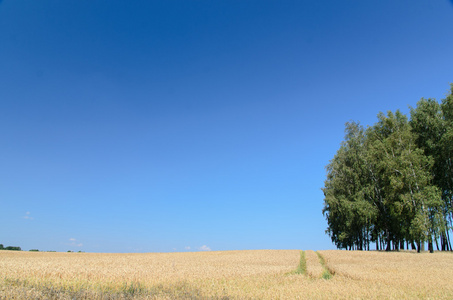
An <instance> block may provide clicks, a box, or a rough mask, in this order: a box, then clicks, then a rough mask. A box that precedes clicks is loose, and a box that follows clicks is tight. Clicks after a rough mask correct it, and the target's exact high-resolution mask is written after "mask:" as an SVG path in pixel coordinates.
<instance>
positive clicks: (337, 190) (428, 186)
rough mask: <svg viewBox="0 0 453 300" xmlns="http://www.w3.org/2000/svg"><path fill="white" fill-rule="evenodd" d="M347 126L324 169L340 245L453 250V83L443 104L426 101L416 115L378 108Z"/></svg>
mask: <svg viewBox="0 0 453 300" xmlns="http://www.w3.org/2000/svg"><path fill="white" fill-rule="evenodd" d="M377 118H378V121H377V123H375V124H374V125H373V126H368V127H367V128H366V129H365V128H364V127H363V126H361V125H360V123H358V122H348V123H346V129H345V140H344V141H343V142H342V143H341V147H340V149H339V150H338V151H337V153H336V154H335V156H334V158H333V159H332V160H331V161H330V163H329V164H328V165H327V166H326V169H327V179H326V181H325V184H324V188H323V189H322V190H323V192H324V196H325V198H324V208H323V211H322V212H323V214H324V216H325V217H326V219H327V223H328V228H327V230H326V233H327V234H328V235H329V236H330V237H331V239H332V242H333V243H335V245H336V246H337V247H338V248H340V249H349V250H354V249H358V250H370V243H376V250H384V249H385V250H399V249H404V248H405V246H406V249H409V248H412V249H417V251H418V252H420V251H421V250H424V245H425V243H427V244H428V248H429V251H430V252H433V251H434V245H435V246H436V248H437V250H440V251H452V250H453V249H452V246H451V239H450V232H451V231H452V228H453V84H452V85H451V88H450V93H449V94H448V95H447V97H446V98H445V99H443V100H442V101H441V103H439V102H437V101H436V100H435V99H424V98H422V99H421V100H420V101H418V102H417V107H416V108H412V107H411V108H410V118H408V117H407V116H406V115H404V114H403V113H401V112H400V111H399V110H397V111H396V112H395V113H393V112H391V111H389V112H387V115H385V114H383V113H379V114H378V116H377Z"/></svg>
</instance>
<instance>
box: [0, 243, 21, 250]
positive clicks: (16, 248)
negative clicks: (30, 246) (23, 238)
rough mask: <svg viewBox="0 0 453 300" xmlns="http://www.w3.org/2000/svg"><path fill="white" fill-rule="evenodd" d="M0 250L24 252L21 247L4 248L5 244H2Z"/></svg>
mask: <svg viewBox="0 0 453 300" xmlns="http://www.w3.org/2000/svg"><path fill="white" fill-rule="evenodd" d="M0 250H14V251H22V249H21V248H20V247H16V246H7V247H4V246H3V244H0Z"/></svg>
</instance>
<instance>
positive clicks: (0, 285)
mask: <svg viewBox="0 0 453 300" xmlns="http://www.w3.org/2000/svg"><path fill="white" fill-rule="evenodd" d="M320 270H327V271H328V272H329V274H330V277H329V278H330V280H323V279H322V278H326V277H327V276H328V275H323V274H324V273H323V272H322V271H320ZM300 274H305V275H303V276H301V275H300ZM332 274H334V275H335V276H332ZM451 278H453V254H451V253H434V254H415V253H410V252H399V253H397V252H392V253H383V252H375V251H373V252H362V251H318V252H315V251H311V250H307V251H298V250H256V251H255V250H253V251H215V252H197V253H144V254H100V253H99V254H96V253H80V254H77V255H74V254H73V253H72V254H71V253H58V252H57V253H48V252H28V251H22V252H17V251H1V252H0V299H332V298H342V299H344V298H360V299H363V298H367V299H389V298H392V299H427V298H430V299H453V286H452V285H451Z"/></svg>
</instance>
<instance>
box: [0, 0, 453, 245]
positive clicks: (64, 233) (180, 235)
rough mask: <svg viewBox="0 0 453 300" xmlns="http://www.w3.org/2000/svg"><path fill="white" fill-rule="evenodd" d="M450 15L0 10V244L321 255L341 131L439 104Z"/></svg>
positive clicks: (232, 7)
mask: <svg viewBox="0 0 453 300" xmlns="http://www.w3.org/2000/svg"><path fill="white" fill-rule="evenodd" d="M452 32H453V5H452V2H450V1H446V0H445V1H413V0H412V1H408V0H402V1H390V0H381V1H333V0H329V1H327V0H326V1H300V0H299V1H285V0H282V1H268V0H247V1H244V0H240V1H239V0H229V1H212V0H209V1H207V0H197V1H188V0H184V1H177V0H170V1H168V0H161V1H144V0H137V1H124V0H123V1H120V0H110V1H92V0H77V1H75V0H70V1H58V0H41V1H32V0H28V1H27V0H3V1H1V2H0V41H1V42H0V140H1V147H0V207H1V208H0V243H2V244H4V245H5V246H6V245H12V246H21V247H22V248H23V249H25V250H28V249H33V248H37V249H40V250H57V251H67V250H74V251H79V250H81V251H87V252H172V251H199V250H208V249H211V250H241V249H315V250H318V249H333V248H334V245H332V243H331V242H330V239H329V237H328V236H327V235H325V233H324V230H325V229H326V227H327V224H326V221H325V219H324V217H323V216H322V213H321V210H322V206H323V194H322V191H321V188H322V187H323V184H324V180H325V176H326V172H325V169H324V167H325V165H327V164H328V162H329V160H330V159H331V158H332V157H333V156H334V154H335V152H336V151H337V149H338V148H339V145H340V142H341V141H342V139H343V136H344V123H345V122H347V121H350V120H356V121H360V122H361V123H362V124H363V125H372V124H373V123H374V122H375V121H376V115H377V114H378V112H379V111H384V112H385V111H387V110H396V109H401V110H402V111H403V112H408V105H411V106H415V105H416V102H417V101H418V100H419V99H420V98H422V97H425V98H436V99H438V100H440V99H442V98H444V97H445V95H446V93H447V92H448V90H449V84H450V83H451V82H453V55H452V50H451V49H453V39H452V38H451V37H452Z"/></svg>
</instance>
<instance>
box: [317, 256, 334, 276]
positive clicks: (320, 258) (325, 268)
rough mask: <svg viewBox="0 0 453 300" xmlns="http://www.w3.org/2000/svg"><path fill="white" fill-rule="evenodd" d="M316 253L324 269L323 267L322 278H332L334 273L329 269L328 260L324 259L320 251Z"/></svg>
mask: <svg viewBox="0 0 453 300" xmlns="http://www.w3.org/2000/svg"><path fill="white" fill-rule="evenodd" d="M316 255H317V256H318V259H319V263H320V264H321V266H322V269H323V271H322V275H321V278H322V279H331V278H332V276H333V274H332V272H331V271H330V270H329V269H328V267H327V264H326V260H325V259H324V257H323V256H322V255H321V254H320V253H319V252H316Z"/></svg>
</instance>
